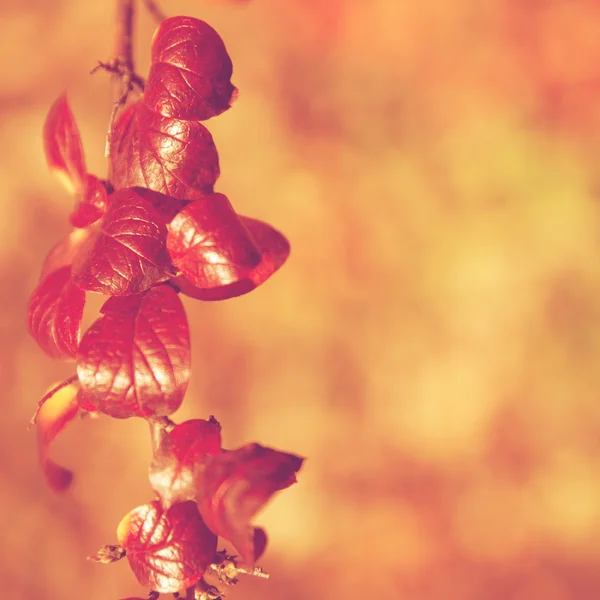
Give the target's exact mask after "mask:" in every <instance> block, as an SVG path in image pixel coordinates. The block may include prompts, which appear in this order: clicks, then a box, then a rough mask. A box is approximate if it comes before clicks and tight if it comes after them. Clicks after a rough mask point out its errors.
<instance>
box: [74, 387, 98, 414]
mask: <svg viewBox="0 0 600 600" xmlns="http://www.w3.org/2000/svg"><path fill="white" fill-rule="evenodd" d="M77 404H78V405H79V408H81V410H85V411H86V412H98V409H97V408H96V405H95V404H93V403H92V401H91V400H90V398H89V396H88V395H87V394H86V393H85V392H84V391H83V390H82V389H80V390H79V392H77Z"/></svg>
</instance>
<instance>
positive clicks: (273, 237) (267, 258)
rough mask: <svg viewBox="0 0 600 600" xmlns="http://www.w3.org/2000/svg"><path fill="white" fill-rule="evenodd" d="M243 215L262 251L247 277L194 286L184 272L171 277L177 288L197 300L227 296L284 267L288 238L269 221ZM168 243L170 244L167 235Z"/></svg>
mask: <svg viewBox="0 0 600 600" xmlns="http://www.w3.org/2000/svg"><path fill="white" fill-rule="evenodd" d="M240 218H241V220H242V222H243V223H244V225H245V226H246V228H247V229H248V231H249V232H250V234H251V235H252V238H253V239H254V241H255V242H256V245H257V246H258V248H259V250H260V252H261V254H262V260H261V261H260V263H259V264H258V265H257V266H256V267H255V268H254V269H251V270H250V271H248V273H247V275H246V277H247V279H241V280H239V281H236V282H235V283H231V284H229V285H224V286H221V287H216V288H212V289H205V288H201V287H197V286H195V285H194V284H193V283H192V282H191V281H190V280H189V279H187V278H186V277H185V276H184V275H179V276H178V277H176V278H175V279H173V280H171V284H172V285H173V286H174V287H175V288H176V289H177V290H178V291H180V292H181V293H182V294H185V295H186V296H190V297H192V298H196V299H198V300H204V301H211V300H227V299H229V298H234V297H236V296H241V295H243V294H247V293H248V292H251V291H252V290H254V289H255V288H257V287H258V286H259V285H262V284H263V283H264V282H265V281H266V280H267V279H268V278H269V277H271V275H273V273H275V271H277V270H278V269H279V267H281V265H282V264H283V263H284V262H285V261H286V259H287V257H288V255H289V253H290V245H289V242H288V241H287V240H286V238H285V237H284V236H283V235H282V234H281V233H279V232H278V231H277V230H275V229H273V228H272V227H271V226H270V225H267V223H263V222H262V221H258V220H256V219H250V218H249V217H240ZM167 244H169V238H168V237H167Z"/></svg>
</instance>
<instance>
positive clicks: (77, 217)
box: [69, 175, 108, 227]
mask: <svg viewBox="0 0 600 600" xmlns="http://www.w3.org/2000/svg"><path fill="white" fill-rule="evenodd" d="M107 203H108V193H107V191H106V184H105V182H104V181H102V180H101V179H98V177H96V176H95V175H87V176H86V178H85V189H84V190H83V194H82V195H81V197H80V200H79V202H78V203H77V205H76V206H75V208H74V209H73V212H72V213H71V216H70V217H69V221H70V223H71V225H73V227H88V226H90V225H92V224H93V223H95V222H96V221H98V219H100V218H101V217H102V216H103V215H104V213H105V211H106V205H107Z"/></svg>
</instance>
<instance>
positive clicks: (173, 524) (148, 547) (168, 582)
mask: <svg viewBox="0 0 600 600" xmlns="http://www.w3.org/2000/svg"><path fill="white" fill-rule="evenodd" d="M117 539H118V541H119V544H121V545H122V546H123V547H124V548H125V550H126V551H127V559H128V560H129V564H130V566H131V570H132V571H133V572H134V574H135V576H136V577H137V579H138V581H139V582H140V583H141V584H142V585H143V586H146V587H148V588H150V589H152V590H156V591H157V592H160V593H161V594H168V593H171V594H172V593H175V592H184V591H185V590H186V589H187V588H189V587H191V586H193V585H194V584H195V583H196V582H197V581H199V580H200V578H201V577H202V575H203V574H204V572H205V571H206V568H207V567H208V565H209V564H210V563H211V562H212V559H213V558H214V556H215V552H216V548H217V537H216V536H215V535H214V534H213V533H211V532H210V530H209V529H208V528H207V527H206V525H205V524H204V521H203V520H202V518H201V517H200V514H199V513H198V509H197V507H196V503H195V502H183V503H181V504H175V505H174V506H172V507H171V508H170V509H169V510H168V511H165V510H164V509H163V508H162V507H161V505H160V503H159V502H152V503H150V504H144V505H143V506H138V507H137V508H135V509H134V510H132V511H131V512H130V513H129V514H127V515H126V516H125V517H124V518H123V520H122V521H121V523H119V527H118V529H117Z"/></svg>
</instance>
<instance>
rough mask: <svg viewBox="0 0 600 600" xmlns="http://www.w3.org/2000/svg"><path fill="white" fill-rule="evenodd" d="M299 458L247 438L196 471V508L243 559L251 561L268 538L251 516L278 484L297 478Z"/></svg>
mask: <svg viewBox="0 0 600 600" xmlns="http://www.w3.org/2000/svg"><path fill="white" fill-rule="evenodd" d="M303 460H304V459H302V458H300V457H299V456H295V455H293V454H287V453H285V452H279V451H278V450H273V449H272V448H265V447H264V446H260V445H258V444H247V445H246V446H242V447H241V448H238V449H237V450H231V451H229V452H223V453H222V454H219V455H218V456H215V457H213V458H210V459H207V460H206V461H205V468H204V469H202V470H200V471H199V474H198V477H197V479H196V481H197V488H196V490H197V491H196V501H197V503H198V509H199V510H200V514H201V515H202V518H203V519H204V521H205V523H206V524H207V525H208V527H209V528H210V529H211V531H213V532H214V533H216V534H217V535H218V536H220V537H222V538H224V539H226V540H229V541H230V542H231V543H232V544H233V545H234V546H235V548H236V550H237V551H238V552H239V553H240V555H241V556H242V558H243V560H244V561H245V562H247V563H253V562H254V561H256V560H257V559H258V558H259V557H260V555H261V554H262V553H263V552H264V549H265V546H266V542H267V538H266V534H265V532H264V531H263V530H262V529H260V528H254V527H252V525H251V520H252V518H253V517H254V515H255V514H256V513H257V512H258V511H259V510H260V509H261V508H262V507H263V506H264V505H265V504H266V503H267V502H268V501H269V499H270V498H271V496H272V495H273V494H274V493H275V492H277V491H278V490H283V489H285V488H287V487H289V486H290V485H292V484H293V483H295V482H296V472H297V471H298V470H299V469H300V467H301V466H302V462H303Z"/></svg>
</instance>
